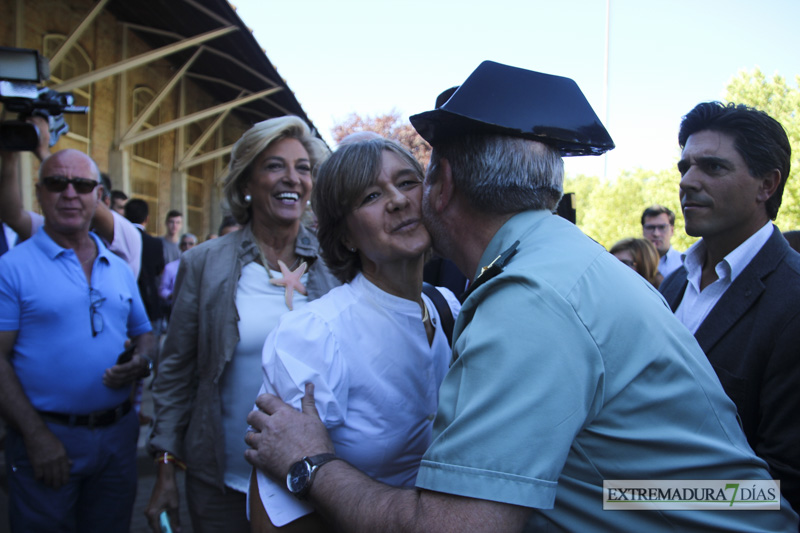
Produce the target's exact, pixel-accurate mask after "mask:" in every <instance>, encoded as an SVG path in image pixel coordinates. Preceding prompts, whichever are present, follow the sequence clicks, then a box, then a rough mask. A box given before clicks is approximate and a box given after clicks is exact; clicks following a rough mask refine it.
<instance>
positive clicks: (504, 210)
mask: <svg viewBox="0 0 800 533" xmlns="http://www.w3.org/2000/svg"><path fill="white" fill-rule="evenodd" d="M434 152H435V156H433V157H431V165H436V164H438V159H437V158H439V157H443V158H445V159H447V160H448V161H449V162H450V167H451V169H452V172H453V180H454V182H455V186H456V189H457V190H459V191H461V193H463V194H464V196H465V197H466V199H467V201H468V202H469V204H470V205H471V206H472V207H473V208H475V209H478V210H480V211H483V212H486V213H492V214H498V215H503V214H509V213H517V212H520V211H526V210H529V209H546V210H548V211H553V210H554V209H555V208H556V206H557V205H558V202H559V200H560V199H561V195H562V194H563V192H564V160H563V159H562V158H561V154H560V153H559V151H558V150H557V149H556V148H554V147H552V146H550V145H547V144H543V143H540V142H537V141H531V140H527V139H520V138H517V137H508V136H505V135H479V134H475V135H464V136H460V137H456V138H453V139H450V140H447V141H444V142H441V143H437V145H436V147H435V148H434ZM429 175H431V176H433V175H435V172H429Z"/></svg>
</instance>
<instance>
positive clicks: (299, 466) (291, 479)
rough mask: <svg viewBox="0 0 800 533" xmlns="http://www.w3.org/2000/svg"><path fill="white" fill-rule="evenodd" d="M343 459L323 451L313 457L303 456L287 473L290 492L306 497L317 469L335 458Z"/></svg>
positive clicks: (301, 497) (302, 497) (287, 484)
mask: <svg viewBox="0 0 800 533" xmlns="http://www.w3.org/2000/svg"><path fill="white" fill-rule="evenodd" d="M337 459H339V460H342V459H341V457H336V455H335V454H332V453H321V454H319V455H315V456H313V457H308V456H306V457H303V458H302V459H300V460H299V461H297V462H296V463H295V464H293V465H292V467H291V468H290V469H289V473H288V474H286V487H287V488H288V489H289V492H291V493H292V494H294V495H295V496H297V497H298V498H300V499H305V498H306V496H308V492H309V491H310V490H311V483H312V482H313V481H314V475H315V474H316V473H317V470H319V469H320V467H321V466H322V465H324V464H326V463H330V462H331V461H335V460H337Z"/></svg>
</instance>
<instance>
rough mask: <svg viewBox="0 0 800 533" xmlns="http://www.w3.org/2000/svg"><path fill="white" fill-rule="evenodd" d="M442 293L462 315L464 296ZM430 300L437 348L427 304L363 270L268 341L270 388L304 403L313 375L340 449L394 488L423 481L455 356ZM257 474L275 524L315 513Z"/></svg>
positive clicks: (292, 316)
mask: <svg viewBox="0 0 800 533" xmlns="http://www.w3.org/2000/svg"><path fill="white" fill-rule="evenodd" d="M438 289H439V291H440V292H441V293H442V294H443V295H444V296H445V298H446V299H447V302H448V304H449V305H450V309H451V311H452V312H453V316H454V317H455V316H457V314H458V311H459V310H460V308H461V305H460V304H459V302H458V300H457V299H456V297H455V295H453V293H452V292H450V291H449V290H447V289H444V288H441V287H439V288H438ZM423 300H424V302H425V305H426V306H427V308H428V312H429V313H430V316H431V320H432V323H433V324H434V325H435V327H436V332H435V334H434V338H433V343H432V345H429V344H428V337H427V334H426V332H425V326H424V325H423V323H422V315H421V311H420V307H419V305H418V304H417V303H416V302H412V301H410V300H406V299H403V298H399V297H397V296H393V295H391V294H388V293H386V292H384V291H382V290H381V289H379V288H378V287H377V286H375V285H373V284H372V283H371V282H369V281H368V280H367V279H366V278H365V277H364V276H363V275H362V274H358V275H357V276H356V277H355V278H354V279H353V281H351V282H350V283H347V284H345V285H342V286H341V287H337V288H335V289H333V290H332V291H330V292H329V293H328V294H326V295H325V296H323V297H322V298H320V299H319V300H315V301H313V302H311V303H310V304H309V305H307V306H306V307H305V308H303V309H301V310H299V311H295V312H292V313H289V314H288V315H286V316H285V317H283V318H282V319H281V321H280V324H279V325H278V327H276V328H275V330H274V331H273V332H272V333H271V334H270V336H269V337H268V338H267V342H266V343H265V345H264V354H263V359H262V369H263V373H264V384H263V386H262V387H261V393H264V392H270V393H272V394H276V395H277V396H280V397H281V398H283V400H284V401H286V402H287V403H289V404H290V405H293V406H294V407H296V408H297V409H300V400H301V398H302V396H303V394H304V389H305V383H307V382H309V381H312V382H313V383H314V397H315V399H316V402H317V410H318V411H319V414H320V417H321V418H322V421H323V422H324V423H325V426H326V427H327V428H328V430H329V432H330V436H331V439H332V440H333V444H334V446H335V448H336V454H337V455H338V456H339V457H341V458H343V459H345V460H346V461H348V462H349V463H351V464H352V465H353V466H355V467H356V468H358V469H359V470H361V471H362V472H364V473H365V474H367V475H368V476H370V477H372V478H374V479H377V480H378V481H382V482H384V483H387V484H389V485H393V486H413V484H414V481H415V479H416V476H417V470H418V468H419V463H420V460H421V459H422V454H423V453H424V452H425V450H426V449H427V448H428V445H429V444H430V442H431V430H432V427H433V418H434V415H435V414H436V409H437V406H438V392H439V385H440V384H441V382H442V379H444V375H445V373H446V372H447V369H448V366H449V363H450V358H451V350H450V346H449V345H448V343H447V338H446V336H445V333H444V331H443V330H442V327H441V321H440V319H439V315H438V313H437V311H436V308H435V306H434V305H433V303H432V302H431V301H430V300H429V299H428V297H427V296H425V295H424V294H423ZM257 477H258V490H259V493H260V496H261V502H262V503H263V504H264V508H265V509H266V511H267V514H268V515H269V518H270V520H271V521H272V523H273V524H275V525H276V526H278V527H280V526H283V525H285V524H287V523H289V522H292V521H294V520H296V519H298V518H300V517H301V516H303V515H306V514H309V513H310V512H312V511H313V508H312V507H311V506H309V505H308V504H306V503H305V502H301V501H300V500H298V499H296V498H295V497H294V496H292V495H291V494H290V493H289V492H288V491H287V490H286V487H285V484H284V483H276V482H275V481H273V480H272V479H270V478H268V477H267V476H266V475H264V474H263V473H262V472H258V476H257Z"/></svg>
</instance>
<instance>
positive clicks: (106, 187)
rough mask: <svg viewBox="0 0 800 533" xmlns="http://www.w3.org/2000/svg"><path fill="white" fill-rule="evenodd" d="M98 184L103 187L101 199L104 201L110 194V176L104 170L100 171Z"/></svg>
mask: <svg viewBox="0 0 800 533" xmlns="http://www.w3.org/2000/svg"><path fill="white" fill-rule="evenodd" d="M100 185H101V186H102V187H103V196H102V199H103V201H104V202H105V201H106V199H107V198H108V195H109V194H111V177H110V176H109V175H108V174H106V173H105V172H101V173H100Z"/></svg>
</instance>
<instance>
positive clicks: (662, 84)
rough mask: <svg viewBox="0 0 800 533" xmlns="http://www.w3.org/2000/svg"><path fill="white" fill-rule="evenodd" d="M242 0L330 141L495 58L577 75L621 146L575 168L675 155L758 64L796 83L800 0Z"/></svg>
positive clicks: (588, 170) (426, 106)
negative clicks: (705, 114) (694, 117)
mask: <svg viewBox="0 0 800 533" xmlns="http://www.w3.org/2000/svg"><path fill="white" fill-rule="evenodd" d="M609 3H610V17H609V21H610V24H609V28H610V30H609V36H610V39H609V55H608V57H609V60H608V93H607V94H608V96H607V97H606V91H605V90H604V86H605V82H604V80H605V57H606V54H605V49H606V5H607V2H606V0H556V1H554V0H490V1H486V0H481V1H478V0H404V1H402V2H398V1H392V0H232V4H233V5H234V6H235V7H236V8H237V13H238V15H239V17H240V18H241V19H242V20H243V21H244V23H245V24H246V25H247V26H249V27H250V28H251V29H252V30H253V34H254V36H255V38H256V40H257V41H258V42H259V44H260V45H261V47H262V48H263V49H265V50H266V54H267V57H268V58H269V59H270V61H271V62H272V64H273V65H274V66H275V68H276V69H277V70H278V73H279V74H280V75H281V76H282V77H283V78H284V80H286V82H287V83H288V85H289V87H290V88H291V90H292V91H293V92H294V94H295V96H296V98H297V99H298V101H299V102H300V105H301V106H302V107H303V109H304V110H305V111H306V114H307V115H308V117H309V118H310V119H311V121H312V122H313V123H314V125H315V126H316V127H317V129H318V130H319V132H320V133H321V134H322V136H323V137H324V138H325V140H326V141H327V142H328V144H329V145H330V146H331V147H334V146H335V144H334V143H333V140H332V136H331V134H330V131H331V129H332V128H333V126H334V124H336V123H338V122H341V121H343V120H345V119H346V118H347V117H348V116H349V115H350V114H351V113H357V114H359V115H362V116H376V115H381V114H385V113H388V112H390V111H392V110H395V111H397V112H399V113H400V114H401V115H402V116H403V117H404V118H407V117H408V116H410V115H413V114H415V113H419V112H422V111H428V110H430V109H432V108H433V106H434V101H435V99H436V96H437V95H438V94H439V93H440V92H441V91H443V90H444V89H447V88H448V87H452V86H454V85H459V84H460V83H462V82H463V81H464V80H465V79H466V78H467V77H468V76H469V74H470V73H471V72H472V71H473V70H474V69H475V68H476V67H477V66H478V65H479V64H480V63H481V61H484V60H492V61H496V62H499V63H505V64H508V65H512V66H515V67H520V68H526V69H529V70H535V71H539V72H545V73H548V74H556V75H560V76H566V77H569V78H572V79H574V80H575V81H576V82H577V83H578V86H579V87H580V88H581V90H582V91H583V93H584V94H585V95H586V97H587V99H588V100H589V103H590V104H591V105H592V107H593V108H594V110H595V113H597V115H598V116H599V117H600V118H601V120H602V121H603V122H604V124H605V125H606V128H607V129H608V131H609V133H610V134H611V137H612V138H613V139H614V142H615V144H616V148H615V149H614V150H613V151H611V152H609V154H608V155H607V156H600V157H596V156H586V157H571V158H566V163H565V166H566V171H567V174H568V175H574V174H578V173H584V174H589V175H596V176H606V177H608V178H609V179H613V178H614V177H615V176H617V175H618V174H619V172H620V171H622V170H633V169H636V168H644V169H650V170H662V169H664V168H674V166H675V162H676V161H677V159H678V156H679V149H678V145H677V136H678V127H679V125H680V119H681V117H682V116H683V115H684V114H686V113H687V112H688V111H690V110H691V109H692V108H693V107H694V106H695V105H696V104H698V103H699V102H703V101H708V100H721V99H723V98H724V95H725V87H726V86H727V84H728V82H729V81H730V80H731V79H732V78H733V77H735V76H736V74H737V73H738V72H739V71H741V70H747V71H752V70H753V69H754V68H756V67H758V68H760V69H761V71H762V72H763V73H764V74H765V75H767V77H768V78H771V77H772V76H773V75H775V74H779V75H781V76H783V77H784V78H786V79H787V80H789V83H790V84H791V85H792V86H794V87H796V86H797V83H796V80H795V78H796V76H797V75H800V54H798V46H797V41H796V37H795V36H796V29H797V26H798V21H800V0H762V1H761V2H759V3H758V4H757V3H756V2H754V1H753V0H609Z"/></svg>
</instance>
